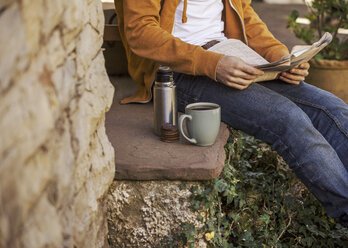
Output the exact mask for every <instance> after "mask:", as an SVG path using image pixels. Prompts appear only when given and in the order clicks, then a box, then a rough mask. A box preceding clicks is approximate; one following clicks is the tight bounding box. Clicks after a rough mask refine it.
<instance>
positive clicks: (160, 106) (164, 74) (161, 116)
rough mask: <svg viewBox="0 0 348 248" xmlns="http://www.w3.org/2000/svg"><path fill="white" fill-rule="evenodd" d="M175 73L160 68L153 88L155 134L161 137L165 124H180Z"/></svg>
mask: <svg viewBox="0 0 348 248" xmlns="http://www.w3.org/2000/svg"><path fill="white" fill-rule="evenodd" d="M175 87H176V86H175V84H174V80H173V71H172V70H171V69H170V68H169V67H168V66H160V68H159V69H158V71H157V73H156V79H155V85H154V88H153V107H154V132H155V134H157V135H158V136H160V135H161V127H162V126H163V125H164V124H167V123H169V124H172V125H174V126H177V124H178V109H177V102H176V90H175Z"/></svg>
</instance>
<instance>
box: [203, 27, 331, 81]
mask: <svg viewBox="0 0 348 248" xmlns="http://www.w3.org/2000/svg"><path fill="white" fill-rule="evenodd" d="M331 40H332V35H331V34H330V33H328V32H326V33H325V34H324V35H323V36H322V37H321V38H320V40H319V41H317V42H315V43H313V44H312V45H298V46H294V47H293V48H292V50H291V53H290V55H289V56H287V57H285V58H282V59H280V60H278V61H275V62H272V63H269V62H268V61H267V60H265V59H264V58H263V57H262V56H261V55H259V54H258V53H257V52H255V51H254V50H253V49H252V48H250V47H248V46H247V45H246V44H245V43H243V42H242V41H240V40H236V39H227V40H225V41H222V42H220V43H218V44H216V45H214V46H212V47H211V48H209V49H208V50H209V51H212V52H216V53H221V54H225V55H229V56H235V57H239V58H241V59H242V60H243V61H245V62H246V63H248V64H250V65H253V66H255V67H256V68H259V69H260V70H263V71H264V72H265V73H264V75H262V76H259V77H257V78H256V79H254V81H253V82H261V81H267V80H274V79H276V78H278V77H279V75H280V73H281V72H283V71H287V70H289V69H291V68H294V67H297V66H298V65H299V64H301V63H304V62H307V61H308V60H310V59H311V58H313V57H314V56H315V55H316V54H317V53H319V52H320V51H321V50H322V49H323V48H324V47H326V46H327V45H328V44H329V43H330V42H331Z"/></svg>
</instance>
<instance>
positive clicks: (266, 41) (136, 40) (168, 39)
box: [115, 0, 289, 103]
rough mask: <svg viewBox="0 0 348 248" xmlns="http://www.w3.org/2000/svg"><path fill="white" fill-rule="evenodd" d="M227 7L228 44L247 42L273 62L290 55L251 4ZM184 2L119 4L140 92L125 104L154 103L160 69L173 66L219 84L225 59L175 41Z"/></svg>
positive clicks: (230, 1) (244, 0)
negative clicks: (153, 88) (177, 15)
mask: <svg viewBox="0 0 348 248" xmlns="http://www.w3.org/2000/svg"><path fill="white" fill-rule="evenodd" d="M185 1H187V0H185ZM222 1H223V3H224V10H223V14H222V18H223V20H224V22H225V30H224V33H225V36H226V37H227V38H234V39H239V40H242V41H244V42H245V43H247V44H248V45H249V46H250V47H251V48H253V49H254V50H255V51H256V52H257V53H259V54H260V55H261V56H263V57H264V58H265V59H266V60H268V61H270V62H273V61H276V60H278V59H280V58H281V57H283V56H285V55H288V54H289V51H288V49H287V48H286V47H285V46H284V45H283V44H282V43H280V42H279V41H278V40H277V39H275V38H274V36H273V35H272V34H271V33H270V32H269V30H268V28H267V27H266V25H265V24H264V23H263V22H262V21H261V19H260V18H259V16H258V15H257V14H256V13H255V12H254V10H253V9H252V7H251V6H250V2H251V0H222ZM179 2H180V0H140V1H139V0H115V5H116V12H117V16H118V24H119V30H120V35H121V39H122V42H123V44H124V46H125V50H126V54H127V59H128V71H129V74H130V76H131V77H132V79H133V80H134V81H135V82H136V84H137V86H138V90H137V91H136V93H135V94H134V95H133V96H131V97H128V98H125V99H123V100H122V101H121V103H129V102H141V103H146V102H149V101H150V100H151V98H152V94H151V86H152V83H153V80H154V78H155V73H156V71H157V69H158V67H159V65H160V64H162V65H169V66H170V67H171V68H172V69H173V70H174V71H177V72H182V73H187V74H192V75H205V76H208V77H210V78H212V79H214V80H216V67H217V64H218V62H219V60H220V59H221V57H222V56H223V55H221V54H217V53H214V52H210V51H206V50H204V49H203V48H202V47H200V46H196V45H191V44H188V43H186V42H183V41H181V40H180V39H179V38H176V37H174V36H172V35H171V31H172V29H173V25H174V17H175V11H176V8H177V6H178V4H179ZM185 4H187V2H185ZM184 15H185V10H184ZM183 22H185V16H183Z"/></svg>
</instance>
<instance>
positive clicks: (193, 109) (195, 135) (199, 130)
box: [179, 102, 221, 146]
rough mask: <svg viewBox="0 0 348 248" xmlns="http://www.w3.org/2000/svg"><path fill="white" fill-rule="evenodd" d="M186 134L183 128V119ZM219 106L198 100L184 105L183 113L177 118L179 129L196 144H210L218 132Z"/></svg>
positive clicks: (219, 120)
mask: <svg viewBox="0 0 348 248" xmlns="http://www.w3.org/2000/svg"><path fill="white" fill-rule="evenodd" d="M185 119H187V121H186V127H187V132H188V136H190V138H189V137H188V136H187V135H186V134H185V132H184V129H183V123H184V120H185ZM220 122H221V108H220V106H219V105H218V104H216V103H209V102H198V103H192V104H189V105H187V106H186V108H185V114H183V115H181V116H180V118H179V130H180V133H181V134H182V136H183V137H184V138H185V139H187V140H188V141H189V142H191V143H193V144H195V145H198V146H211V145H213V144H214V142H215V140H216V137H217V136H218V134H219V130H220Z"/></svg>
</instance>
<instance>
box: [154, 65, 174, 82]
mask: <svg viewBox="0 0 348 248" xmlns="http://www.w3.org/2000/svg"><path fill="white" fill-rule="evenodd" d="M172 81H173V71H172V70H171V69H170V67H169V66H160V67H159V69H158V71H157V73H156V82H172Z"/></svg>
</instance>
